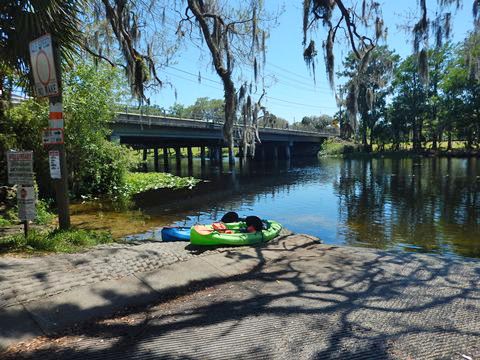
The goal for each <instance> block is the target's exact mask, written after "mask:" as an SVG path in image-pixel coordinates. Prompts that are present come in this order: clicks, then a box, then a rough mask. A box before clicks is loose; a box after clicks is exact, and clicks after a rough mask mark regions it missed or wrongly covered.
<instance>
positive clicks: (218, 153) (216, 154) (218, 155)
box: [215, 146, 222, 164]
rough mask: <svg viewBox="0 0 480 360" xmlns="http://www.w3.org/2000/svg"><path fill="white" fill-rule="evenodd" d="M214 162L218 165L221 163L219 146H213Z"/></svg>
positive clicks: (220, 148)
mask: <svg viewBox="0 0 480 360" xmlns="http://www.w3.org/2000/svg"><path fill="white" fill-rule="evenodd" d="M215 160H216V161H217V163H218V164H221V163H222V147H221V146H215Z"/></svg>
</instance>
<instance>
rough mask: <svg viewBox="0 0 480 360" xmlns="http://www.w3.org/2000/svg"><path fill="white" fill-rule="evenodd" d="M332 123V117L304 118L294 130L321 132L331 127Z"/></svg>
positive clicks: (294, 126) (296, 124) (295, 125)
mask: <svg viewBox="0 0 480 360" xmlns="http://www.w3.org/2000/svg"><path fill="white" fill-rule="evenodd" d="M332 122H333V118H332V117H331V116H330V115H320V116H315V115H312V116H304V117H303V119H302V121H301V122H299V123H295V124H294V125H293V128H294V129H298V130H309V131H321V130H324V129H325V128H326V127H327V126H329V125H331V124H332Z"/></svg>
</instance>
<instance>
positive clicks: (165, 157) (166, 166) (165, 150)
mask: <svg viewBox="0 0 480 360" xmlns="http://www.w3.org/2000/svg"><path fill="white" fill-rule="evenodd" d="M163 167H164V169H165V171H168V148H167V147H166V146H164V147H163Z"/></svg>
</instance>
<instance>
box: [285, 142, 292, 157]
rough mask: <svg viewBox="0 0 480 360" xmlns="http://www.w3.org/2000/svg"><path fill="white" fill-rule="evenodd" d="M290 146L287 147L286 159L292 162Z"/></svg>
mask: <svg viewBox="0 0 480 360" xmlns="http://www.w3.org/2000/svg"><path fill="white" fill-rule="evenodd" d="M290 155H291V154H290V145H289V144H287V146H285V159H287V160H290Z"/></svg>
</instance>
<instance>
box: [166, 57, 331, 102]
mask: <svg viewBox="0 0 480 360" xmlns="http://www.w3.org/2000/svg"><path fill="white" fill-rule="evenodd" d="M168 67H169V68H171V69H174V70H177V71H180V72H182V73H185V74H188V75H190V76H195V77H197V75H195V74H193V73H191V72H189V71H186V70H182V69H178V68H176V67H173V66H168ZM165 73H166V74H167V75H170V76H174V77H178V78H180V79H183V80H187V81H190V82H193V83H195V84H197V85H203V86H207V87H210V88H212V89H215V90H219V91H223V90H222V89H220V88H217V87H215V86H211V85H208V84H203V83H198V82H197V81H195V80H192V79H188V78H185V77H183V76H181V75H176V74H171V73H168V72H165ZM202 79H203V78H202ZM204 79H205V80H208V81H211V82H213V83H216V84H220V85H221V83H220V82H219V81H215V80H212V79H208V78H204ZM267 98H269V99H272V100H276V101H280V102H284V103H287V104H290V105H297V106H305V107H314V108H318V109H322V108H323V109H326V108H330V109H336V107H327V106H318V105H311V104H305V103H299V102H295V101H289V100H284V99H279V98H276V97H272V96H268V95H267Z"/></svg>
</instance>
